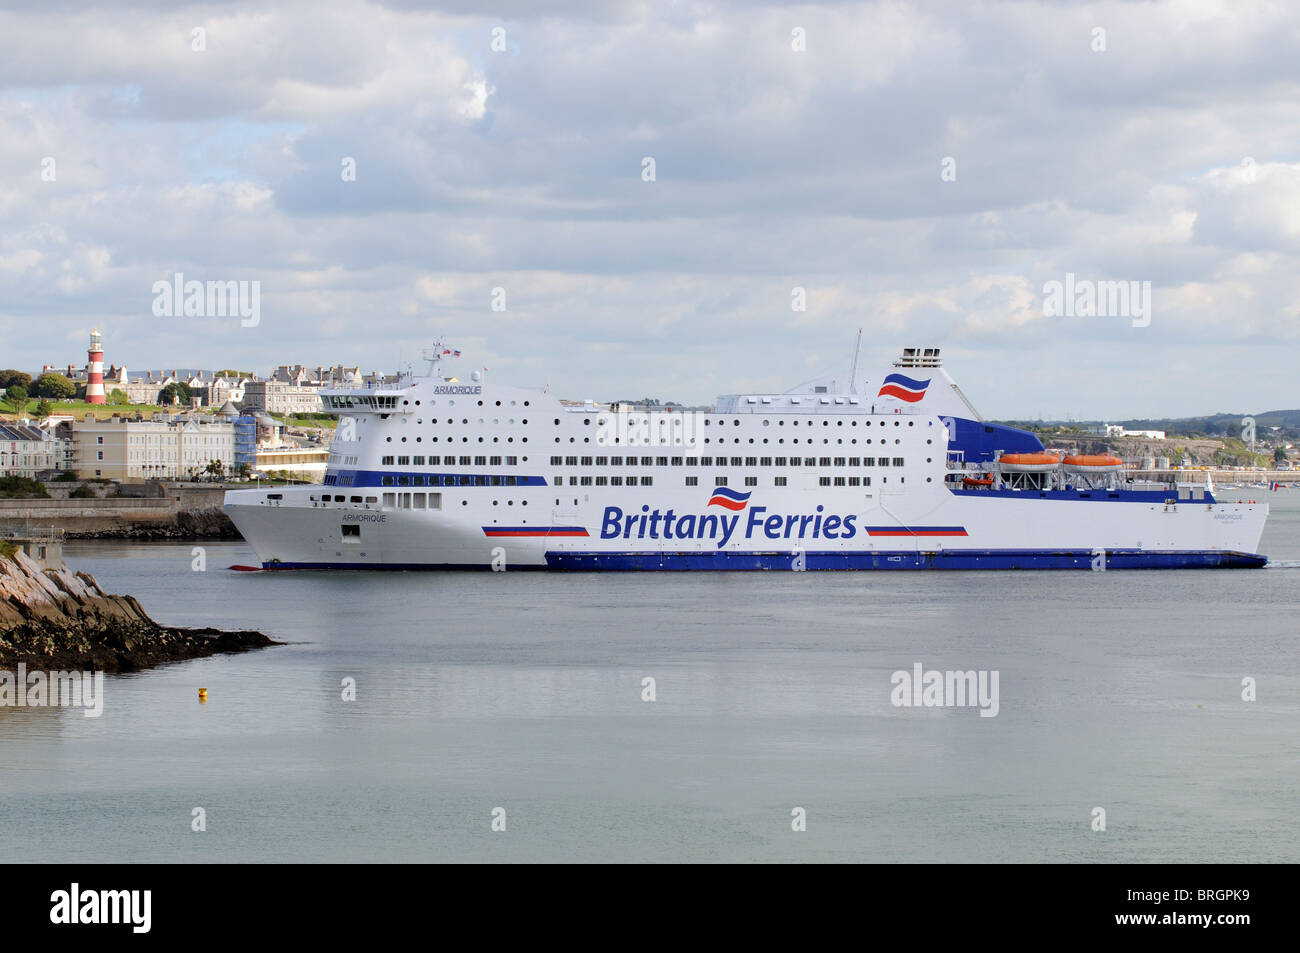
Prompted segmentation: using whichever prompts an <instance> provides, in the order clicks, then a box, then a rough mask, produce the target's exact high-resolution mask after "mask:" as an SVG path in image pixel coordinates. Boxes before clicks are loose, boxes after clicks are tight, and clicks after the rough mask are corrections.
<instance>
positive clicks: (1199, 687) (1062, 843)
mask: <svg viewBox="0 0 1300 953" xmlns="http://www.w3.org/2000/svg"><path fill="white" fill-rule="evenodd" d="M1263 493H1264V491H1258V490H1255V491H1244V494H1245V495H1256V496H1259V495H1263ZM1224 495H1225V496H1228V495H1230V494H1224ZM1270 496H1271V497H1272V499H1271V500H1270V502H1273V503H1274V513H1273V516H1272V517H1271V519H1270V523H1269V526H1268V530H1267V532H1266V535H1265V539H1264V544H1263V547H1262V548H1263V550H1264V552H1266V553H1268V554H1269V555H1270V556H1271V557H1273V559H1274V564H1273V565H1272V566H1271V567H1270V568H1267V569H1264V570H1258V571H1187V572H1107V573H1087V572H1072V573H1030V572H1025V573H994V572H989V573H965V574H963V573H915V574H912V573H896V574H890V573H876V574H873V573H781V574H778V573H753V574H747V573H735V574H706V573H700V574H663V575H546V574H540V573H505V574H492V573H481V574H480V573H463V574H460V573H457V574H444V573H422V574H421V573H394V574H361V573H355V574H340V575H328V574H317V573H302V574H293V573H287V574H261V573H258V574H252V573H235V572H229V571H227V570H226V569H225V567H227V566H229V565H231V564H235V563H249V562H252V561H253V556H252V553H251V550H249V548H248V547H246V546H244V545H243V544H207V545H206V546H205V549H206V556H207V571H206V572H194V571H192V569H191V561H192V555H191V546H190V545H189V544H186V545H172V544H139V545H134V544H133V545H120V544H117V543H82V544H75V545H70V546H68V551H67V557H68V559H69V561H70V562H71V563H72V564H73V565H74V566H75V567H76V568H80V569H86V570H88V571H90V572H92V573H93V574H94V575H95V576H96V577H97V578H98V579H99V581H100V583H101V584H102V585H104V586H105V588H107V589H109V590H110V591H113V592H129V593H131V594H133V595H135V596H137V597H138V598H139V599H140V600H141V602H142V603H143V604H144V605H145V607H146V608H147V609H148V610H149V611H150V612H151V613H152V614H153V615H154V617H155V618H157V619H159V620H162V621H166V622H169V623H174V624H178V625H203V624H211V625H216V626H220V627H227V628H257V629H260V630H262V631H264V632H266V633H267V634H269V635H271V636H272V637H274V638H277V639H281V640H285V641H288V642H292V643H293V644H292V645H288V646H285V647H281V648H273V649H268V650H265V651H261V652H256V653H252V654H248V655H243V656H235V657H223V658H216V659H209V660H203V661H198V662H190V663H184V664H180V665H173V666H168V667H165V668H162V669H159V670H155V671H150V672H145V673H141V674H137V675H131V676H121V677H111V678H109V679H108V682H107V689H106V693H107V700H106V705H105V711H104V714H103V716H102V717H101V718H98V719H93V718H85V717H83V716H82V715H81V714H80V713H78V712H75V711H69V710H50V709H25V710H19V709H5V708H0V856H4V857H6V858H9V859H15V860H16V859H23V858H26V859H31V860H61V861H109V860H113V861H120V860H131V861H259V862H267V861H295V860H308V861H361V860H367V861H385V860H392V861H420V860H434V861H542V860H560V861H799V860H821V861H1047V860H1058V861H1083V862H1098V861H1138V862H1141V861H1175V862H1179V861H1290V862H1295V861H1297V860H1300V814H1297V812H1296V810H1295V807H1296V800H1295V792H1296V790H1297V784H1298V783H1300V654H1298V653H1297V624H1296V620H1297V614H1296V605H1297V598H1296V596H1297V584H1298V583H1300V571H1298V570H1300V491H1289V493H1277V494H1270ZM915 662H921V663H923V664H924V665H925V666H926V668H938V669H963V670H966V669H975V670H981V669H985V670H997V671H998V672H999V673H1000V684H999V688H1000V711H999V714H998V715H997V716H996V717H993V718H981V717H979V716H978V714H977V712H976V710H974V709H909V708H895V707H892V706H891V705H890V702H889V695H890V689H891V684H890V675H891V673H892V672H894V671H895V670H898V669H906V670H910V669H911V668H912V665H913V664H914V663H915ZM1246 676H1251V677H1253V678H1255V679H1256V680H1257V683H1258V700H1257V701H1255V702H1253V703H1250V702H1245V701H1242V699H1241V692H1242V688H1241V681H1242V679H1243V677H1246ZM345 678H353V679H355V680H356V694H357V697H356V700H355V701H353V702H347V701H343V700H342V698H341V687H340V685H341V682H342V680H343V679H345ZM645 678H653V679H654V680H655V692H656V700H655V701H653V702H647V701H643V700H642V684H643V679H645ZM200 687H206V688H207V689H208V693H209V700H208V702H207V704H206V705H200V704H199V703H198V700H197V697H196V696H197V691H198V689H199V688H200ZM195 807H202V808H203V809H204V810H205V812H206V819H207V830H206V832H203V833H194V832H192V831H191V829H190V828H191V816H192V811H193V809H194V808H195ZM498 807H500V808H504V810H505V820H506V830H505V831H504V832H500V831H497V832H494V831H492V830H491V826H490V825H491V822H492V813H493V810H494V809H495V808H498ZM796 807H800V808H803V809H804V810H805V811H806V816H807V830H806V831H803V832H794V831H792V830H791V820H792V815H791V812H792V810H793V809H794V808H796ZM1095 807H1102V808H1104V809H1105V811H1106V827H1107V829H1106V831H1105V832H1094V831H1093V830H1092V829H1091V819H1092V811H1093V809H1094V808H1095Z"/></svg>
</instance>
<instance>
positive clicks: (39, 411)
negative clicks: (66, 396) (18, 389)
mask: <svg viewBox="0 0 1300 953" xmlns="http://www.w3.org/2000/svg"><path fill="white" fill-rule="evenodd" d="M52 413H54V405H53V404H51V403H50V402H49V401H48V400H46V399H45V398H44V397H42V398H41V401H40V403H38V404H37V405H36V416H37V417H48V416H49V415H50V414H52Z"/></svg>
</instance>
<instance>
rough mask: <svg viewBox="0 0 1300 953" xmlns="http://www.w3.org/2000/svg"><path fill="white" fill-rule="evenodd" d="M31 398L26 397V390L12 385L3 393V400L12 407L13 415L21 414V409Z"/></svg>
mask: <svg viewBox="0 0 1300 953" xmlns="http://www.w3.org/2000/svg"><path fill="white" fill-rule="evenodd" d="M30 399H31V398H30V397H28V396H27V388H26V387H22V386H21V385H18V384H14V385H13V386H12V387H10V388H9V389H8V390H6V391H5V400H7V401H9V403H10V404H11V405H12V406H13V409H14V413H16V414H21V413H22V412H23V408H24V407H26V406H27V401H29V400H30Z"/></svg>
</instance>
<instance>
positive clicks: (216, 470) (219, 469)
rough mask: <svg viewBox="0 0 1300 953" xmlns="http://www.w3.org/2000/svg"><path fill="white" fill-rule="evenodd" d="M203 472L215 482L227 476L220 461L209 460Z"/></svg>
mask: <svg viewBox="0 0 1300 953" xmlns="http://www.w3.org/2000/svg"><path fill="white" fill-rule="evenodd" d="M203 472H204V473H206V474H207V475H208V476H210V477H212V479H214V480H220V479H221V478H222V477H223V476H225V474H226V468H225V465H224V464H222V462H221V461H220V460H209V461H208V465H207V466H206V467H204V468H203Z"/></svg>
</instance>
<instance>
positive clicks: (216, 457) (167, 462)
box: [72, 414, 235, 483]
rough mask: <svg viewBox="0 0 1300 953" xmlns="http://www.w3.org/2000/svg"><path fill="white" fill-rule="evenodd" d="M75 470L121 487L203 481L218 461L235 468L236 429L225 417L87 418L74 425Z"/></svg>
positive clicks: (223, 466)
mask: <svg viewBox="0 0 1300 953" xmlns="http://www.w3.org/2000/svg"><path fill="white" fill-rule="evenodd" d="M72 436H73V444H74V460H75V463H74V468H75V469H76V471H77V475H78V476H80V477H82V478H83V479H88V478H92V477H103V478H106V479H109V480H117V481H120V482H123V483H135V482H141V481H144V480H153V479H166V480H181V479H187V478H191V477H195V476H199V475H202V474H203V473H204V472H205V471H206V470H207V468H208V466H209V465H210V464H211V463H212V462H213V461H216V462H217V463H219V464H220V465H221V470H222V472H223V473H229V472H230V471H231V469H232V468H233V467H234V465H235V428H234V425H233V424H232V423H231V421H230V419H228V418H226V417H212V416H207V415H193V416H191V415H183V414H182V415H175V416H170V415H165V414H154V415H153V416H152V417H149V418H144V417H122V416H118V415H114V416H112V417H106V418H104V419H101V420H97V419H95V417H94V416H93V415H91V414H87V415H86V416H85V417H84V418H83V419H81V420H75V421H73V424H72Z"/></svg>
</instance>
